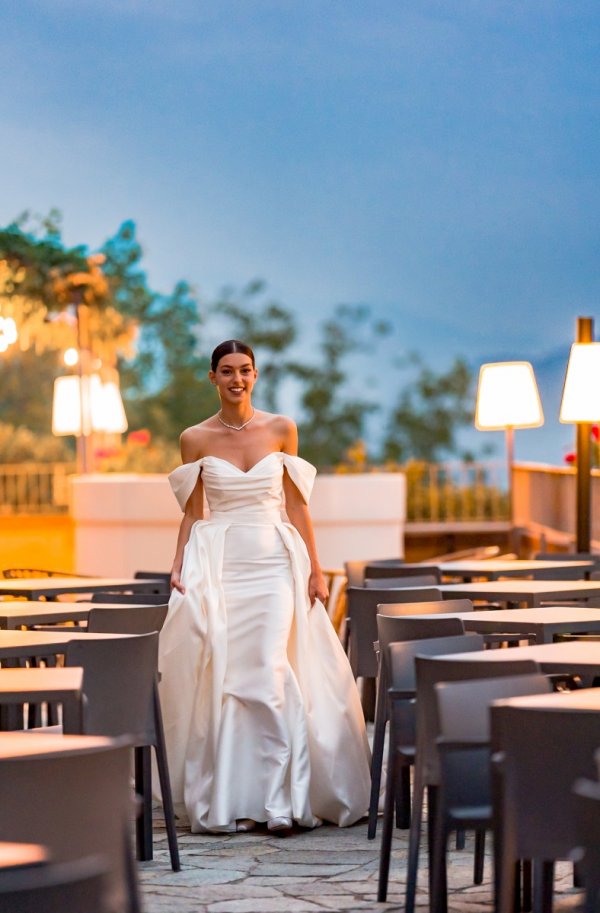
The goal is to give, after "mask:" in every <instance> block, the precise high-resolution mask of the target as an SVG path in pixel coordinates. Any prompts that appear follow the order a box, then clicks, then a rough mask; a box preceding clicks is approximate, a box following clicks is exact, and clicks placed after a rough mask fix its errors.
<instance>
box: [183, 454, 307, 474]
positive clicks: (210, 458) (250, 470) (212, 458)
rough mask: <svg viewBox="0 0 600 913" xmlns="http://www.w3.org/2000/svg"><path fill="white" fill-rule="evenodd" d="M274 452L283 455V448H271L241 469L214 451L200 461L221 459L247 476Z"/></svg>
mask: <svg viewBox="0 0 600 913" xmlns="http://www.w3.org/2000/svg"><path fill="white" fill-rule="evenodd" d="M274 453H278V454H281V455H282V456H283V451H282V450H271V451H270V452H269V453H265V455H264V456H263V457H261V458H260V460H257V461H256V463H253V464H252V466H251V467H250V468H249V469H240V467H239V466H236V465H235V463H232V462H231V460H225V459H224V458H223V457H220V456H214V454H212V453H209V454H208V455H207V456H205V457H201V458H200V460H199V462H200V463H202V462H203V461H204V460H219V461H220V462H221V463H226V465H227V466H231V467H232V469H237V471H238V472H241V474H242V475H243V476H247V475H248V474H249V473H251V472H252V470H253V469H255V468H256V467H257V466H259V465H260V463H264V461H265V460H266V459H267V458H268V457H270V456H273V454H274ZM288 456H291V454H288Z"/></svg>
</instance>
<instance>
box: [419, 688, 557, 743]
mask: <svg viewBox="0 0 600 913" xmlns="http://www.w3.org/2000/svg"><path fill="white" fill-rule="evenodd" d="M550 691H552V683H551V681H550V679H549V678H548V677H547V676H546V675H539V674H536V673H531V674H529V675H506V676H503V677H501V678H486V679H478V680H477V684H476V685H474V684H473V680H469V681H466V682H465V681H460V682H437V683H436V684H435V685H434V692H435V700H436V710H437V714H438V722H439V734H440V735H441V736H442V737H443V738H445V739H450V740H453V741H457V742H463V741H467V742H468V741H471V740H483V739H485V740H487V741H489V739H490V706H491V704H492V701H496V700H501V699H502V698H506V697H518V696H519V695H522V694H548V693H549V692H550Z"/></svg>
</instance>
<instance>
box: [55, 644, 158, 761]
mask: <svg viewBox="0 0 600 913" xmlns="http://www.w3.org/2000/svg"><path fill="white" fill-rule="evenodd" d="M65 661H66V665H68V666H82V667H83V695H84V706H83V732H84V733H85V734H86V735H106V736H122V735H129V736H130V737H131V739H132V741H134V743H135V744H136V745H153V744H155V740H156V732H155V726H154V712H153V711H154V699H155V698H154V690H155V682H156V675H157V669H158V634H157V633H153V634H142V635H139V636H136V637H122V638H121V637H119V638H115V639H114V640H113V639H110V640H95V639H93V638H89V639H88V638H81V639H79V640H72V641H70V643H69V644H67V648H66V660H65ZM65 731H66V730H65Z"/></svg>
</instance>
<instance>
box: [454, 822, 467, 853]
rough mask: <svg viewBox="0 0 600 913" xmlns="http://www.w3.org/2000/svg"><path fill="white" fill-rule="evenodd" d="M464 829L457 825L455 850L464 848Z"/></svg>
mask: <svg viewBox="0 0 600 913" xmlns="http://www.w3.org/2000/svg"><path fill="white" fill-rule="evenodd" d="M465 836H466V835H465V829H464V827H459V828H457V830H456V842H455V846H456V849H457V850H464V848H465Z"/></svg>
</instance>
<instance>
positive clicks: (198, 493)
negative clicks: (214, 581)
mask: <svg viewBox="0 0 600 913" xmlns="http://www.w3.org/2000/svg"><path fill="white" fill-rule="evenodd" d="M194 459H196V447H194V445H193V444H192V443H191V442H190V441H189V437H188V435H187V433H186V432H185V431H184V432H183V434H182V435H181V461H182V463H192V462H193V461H194ZM203 516H204V486H203V484H202V476H201V475H200V474H198V481H197V482H196V485H195V487H194V490H193V492H192V493H191V495H190V496H189V498H188V500H187V504H186V505H185V511H184V514H183V519H182V521H181V524H180V526H179V534H178V536H177V547H176V549H175V558H174V559H173V567H172V568H171V589H175V590H179V592H180V593H185V587H184V586H183V584H182V582H181V566H182V564H183V550H184V548H185V546H186V544H187V541H188V539H189V538H190V532H191V530H192V526H193V525H194V523H195V522H196V520H202V518H203Z"/></svg>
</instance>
